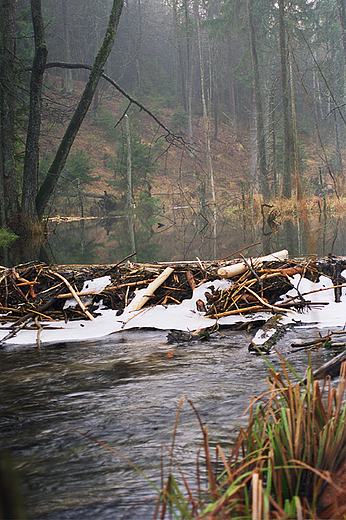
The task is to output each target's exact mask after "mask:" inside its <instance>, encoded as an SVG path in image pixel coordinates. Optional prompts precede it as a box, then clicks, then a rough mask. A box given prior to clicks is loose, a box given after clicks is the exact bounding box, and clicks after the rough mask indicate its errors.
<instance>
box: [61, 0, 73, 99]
mask: <svg viewBox="0 0 346 520" xmlns="http://www.w3.org/2000/svg"><path fill="white" fill-rule="evenodd" d="M61 10H62V38H63V46H64V54H65V61H66V62H67V63H71V49H70V32H69V28H68V19H69V16H68V13H67V3H66V0H61ZM63 74H64V87H63V92H66V93H68V94H71V92H73V79H72V70H71V69H64V72H63Z"/></svg>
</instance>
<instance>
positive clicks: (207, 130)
mask: <svg viewBox="0 0 346 520" xmlns="http://www.w3.org/2000/svg"><path fill="white" fill-rule="evenodd" d="M194 11H195V19H196V26H197V41H198V51H199V66H200V74H201V93H202V109H203V124H204V139H205V146H206V159H207V168H208V175H209V179H210V186H211V195H212V199H213V256H214V258H216V195H215V184H214V169H213V160H212V156H211V147H210V118H209V111H208V108H207V103H206V100H205V85H204V61H203V60H204V56H203V51H202V37H201V29H200V22H199V13H198V4H197V0H194Z"/></svg>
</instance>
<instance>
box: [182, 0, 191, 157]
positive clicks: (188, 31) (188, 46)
mask: <svg viewBox="0 0 346 520" xmlns="http://www.w3.org/2000/svg"><path fill="white" fill-rule="evenodd" d="M184 14H185V31H186V103H187V109H186V111H187V130H188V136H189V144H190V146H191V148H193V128H192V57H191V50H192V24H191V21H190V17H189V6H188V3H187V0H184Z"/></svg>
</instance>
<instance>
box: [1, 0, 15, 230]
mask: <svg viewBox="0 0 346 520" xmlns="http://www.w3.org/2000/svg"><path fill="white" fill-rule="evenodd" d="M15 9H16V0H1V3H0V14H1V16H0V78H1V81H0V127H1V128H0V139H1V141H0V158H1V165H0V174H1V193H2V195H1V198H2V203H3V206H4V207H3V208H2V210H1V215H2V220H3V219H5V221H3V222H1V225H3V226H4V225H8V224H9V220H10V218H11V216H13V215H15V214H16V213H17V212H18V211H19V200H18V181H17V177H16V173H15V162H14V143H15V131H14V55H15Z"/></svg>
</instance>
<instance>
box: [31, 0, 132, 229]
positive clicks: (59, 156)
mask: <svg viewBox="0 0 346 520" xmlns="http://www.w3.org/2000/svg"><path fill="white" fill-rule="evenodd" d="M123 2H124V0H113V6H112V10H111V13H110V16H109V21H108V26H107V30H106V34H105V37H104V40H103V43H102V45H101V47H100V50H99V52H98V54H97V56H96V58H95V61H94V64H93V67H92V70H91V72H90V75H89V79H88V82H87V84H86V86H85V88H84V92H83V94H82V97H81V99H80V101H79V103H78V105H77V108H76V110H75V112H74V114H73V116H72V119H71V121H70V123H69V125H68V127H67V129H66V132H65V134H64V136H63V138H62V141H61V143H60V146H59V148H58V150H57V153H56V155H55V158H54V160H53V163H52V165H51V166H50V168H49V170H48V172H47V175H46V177H45V179H44V181H43V183H42V185H41V187H40V189H39V192H38V194H37V197H36V207H37V214H38V217H39V218H40V219H41V218H42V217H43V213H44V210H45V208H46V205H47V203H48V201H49V199H50V197H51V196H52V194H53V191H54V189H55V186H56V184H57V182H58V179H59V176H60V174H61V172H62V170H63V168H64V166H65V163H66V159H67V157H68V154H69V152H70V149H71V147H72V144H73V142H74V139H75V137H76V135H77V133H78V130H79V128H80V126H81V124H82V122H83V120H84V117H85V116H86V114H87V112H88V109H89V107H90V104H91V102H92V99H93V96H94V93H95V90H96V87H97V85H98V82H99V79H100V77H101V75H102V73H103V71H104V66H105V63H106V61H107V59H108V56H109V54H110V52H111V50H112V47H113V44H114V39H115V34H116V31H117V27H118V23H119V19H120V15H121V11H122V7H123Z"/></svg>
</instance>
